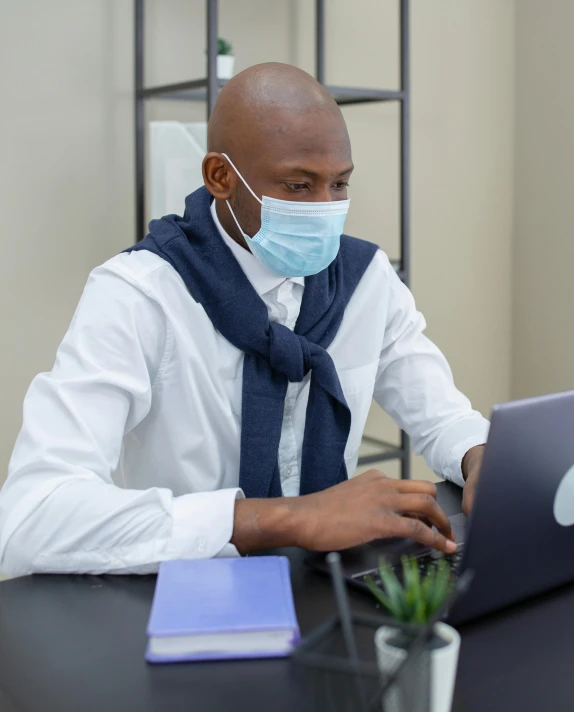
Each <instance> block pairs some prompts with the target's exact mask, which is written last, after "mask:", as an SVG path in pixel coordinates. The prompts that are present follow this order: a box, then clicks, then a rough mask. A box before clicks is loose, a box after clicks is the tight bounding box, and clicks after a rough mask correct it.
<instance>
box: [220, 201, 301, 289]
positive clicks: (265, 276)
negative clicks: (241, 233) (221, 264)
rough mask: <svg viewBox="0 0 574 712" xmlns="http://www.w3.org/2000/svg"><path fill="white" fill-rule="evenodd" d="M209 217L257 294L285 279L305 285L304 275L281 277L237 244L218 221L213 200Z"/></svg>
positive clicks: (274, 286) (272, 287) (285, 280)
mask: <svg viewBox="0 0 574 712" xmlns="http://www.w3.org/2000/svg"><path fill="white" fill-rule="evenodd" d="M211 217H212V218H213V222H214V223H215V227H216V228H217V230H218V232H219V234H220V235H221V237H222V239H223V241H224V242H225V244H226V245H227V247H229V249H230V250H231V252H232V253H233V256H234V257H235V259H236V260H237V261H238V262H239V266H240V267H241V269H242V270H243V272H244V273H245V276H246V277H247V279H248V280H249V281H250V282H251V285H252V286H253V288H254V289H255V291H256V292H257V294H259V296H261V295H262V294H266V293H267V292H270V291H271V290H272V289H275V288H276V287H278V286H279V285H280V284H282V283H283V282H287V281H289V282H294V283H295V284H301V285H303V286H304V285H305V278H304V277H292V278H285V277H281V276H280V275H278V274H275V272H272V271H271V270H270V269H268V268H267V267H266V266H265V265H264V264H262V263H261V262H260V261H259V260H258V259H257V257H255V256H254V255H253V254H252V253H251V252H250V251H249V250H246V249H245V248H244V247H241V245H238V244H237V242H235V240H234V239H233V238H231V237H230V236H229V235H228V234H227V232H226V231H225V230H224V229H223V226H222V225H221V223H220V222H219V218H218V217H217V211H216V209H215V200H214V201H212V203H211Z"/></svg>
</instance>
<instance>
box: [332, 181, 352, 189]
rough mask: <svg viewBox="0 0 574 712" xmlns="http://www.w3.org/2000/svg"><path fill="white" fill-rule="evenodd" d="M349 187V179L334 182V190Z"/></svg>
mask: <svg viewBox="0 0 574 712" xmlns="http://www.w3.org/2000/svg"><path fill="white" fill-rule="evenodd" d="M348 187H349V181H346V180H344V181H340V182H339V183H335V190H345V188H348Z"/></svg>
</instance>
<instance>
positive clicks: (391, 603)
mask: <svg viewBox="0 0 574 712" xmlns="http://www.w3.org/2000/svg"><path fill="white" fill-rule="evenodd" d="M401 563H402V582H401V581H400V580H399V579H398V577H397V575H396V574H395V572H394V571H393V569H392V567H391V566H390V565H389V563H388V562H387V561H386V560H385V559H381V561H380V562H379V576H380V579H381V581H380V585H377V584H376V583H375V582H374V581H373V580H372V579H368V580H367V585H368V587H369V590H370V591H371V593H372V594H373V596H374V597H375V598H376V599H377V601H378V602H379V603H380V604H381V606H383V607H384V608H385V609H386V610H387V611H388V613H389V614H390V615H391V616H392V617H393V618H395V619H396V620H399V621H402V622H405V623H411V624H413V625H417V626H420V625H424V624H425V623H427V622H428V620H429V619H430V618H431V616H432V615H433V614H434V613H435V611H436V610H437V608H439V607H440V605H441V604H442V603H443V601H444V600H445V598H446V597H447V596H448V593H449V590H450V586H451V579H452V572H451V568H450V565H449V564H448V562H447V561H446V560H445V559H440V560H439V561H438V563H437V564H436V566H432V567H431V568H430V569H429V570H428V572H427V573H426V575H424V576H421V574H420V572H419V562H418V560H417V559H416V558H414V557H410V558H409V557H403V558H402V559H401Z"/></svg>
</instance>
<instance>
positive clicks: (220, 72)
mask: <svg viewBox="0 0 574 712" xmlns="http://www.w3.org/2000/svg"><path fill="white" fill-rule="evenodd" d="M234 67H235V57H234V56H233V47H232V46H231V43H230V42H228V41H227V40H224V39H223V37H220V38H219V39H218V40H217V78H218V79H231V77H232V76H233V69H234Z"/></svg>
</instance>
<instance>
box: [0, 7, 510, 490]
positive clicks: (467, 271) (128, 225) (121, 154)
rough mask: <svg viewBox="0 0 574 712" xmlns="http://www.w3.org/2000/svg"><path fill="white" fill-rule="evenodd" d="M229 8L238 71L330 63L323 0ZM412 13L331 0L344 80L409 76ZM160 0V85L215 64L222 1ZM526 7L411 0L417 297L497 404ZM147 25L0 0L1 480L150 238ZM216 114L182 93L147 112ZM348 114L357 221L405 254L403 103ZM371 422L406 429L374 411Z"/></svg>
mask: <svg viewBox="0 0 574 712" xmlns="http://www.w3.org/2000/svg"><path fill="white" fill-rule="evenodd" d="M220 5H221V34H222V35H224V36H226V37H228V38H229V39H231V40H232V42H233V43H234V45H235V49H236V54H237V61H238V69H241V68H243V67H245V66H248V65H249V64H252V63H255V62H259V61H266V60H278V61H287V62H293V63H296V64H299V65H300V66H302V67H303V68H306V69H312V67H313V64H312V44H311V31H312V30H311V28H312V20H313V14H312V10H311V3H310V2H308V0H275V1H274V2H273V3H271V2H268V0H242V2H241V3H240V2H237V1H236V0H224V1H222V2H221V3H220ZM395 5H396V3H395V0H383V1H380V0H356V1H355V2H353V3H349V2H348V1H344V0H329V3H327V10H328V14H327V21H328V29H329V32H328V62H327V74H328V76H327V79H328V81H329V82H331V83H348V84H355V83H356V84H361V83H362V84H363V85H364V86H372V87H376V86H383V87H389V86H393V85H394V86H396V82H397V62H396V57H397V34H396V28H397V14H396V8H395ZM148 6H149V13H148V22H147V31H148V38H149V43H148V50H149V51H148V56H147V60H148V66H149V71H148V77H147V79H148V82H149V83H156V82H168V81H180V80H183V79H186V78H189V77H195V76H199V75H201V74H202V69H203V62H204V56H203V26H204V15H203V6H204V3H203V2H202V1H201V0H161V1H160V0H148ZM513 7H514V3H513V2H512V0H433V2H429V1H428V0H413V2H412V45H413V46H412V82H413V143H412V152H413V163H412V188H413V209H412V218H413V289H414V292H415V296H416V297H417V300H418V303H419V306H420V308H421V309H422V310H423V311H424V313H425V314H426V316H427V320H428V322H429V332H428V333H429V335H430V336H431V337H433V338H434V339H435V340H436V341H437V342H438V343H439V345H440V346H441V347H442V348H443V350H444V351H445V353H446V354H447V356H448V358H449V360H450V362H451V364H452V366H453V370H454V372H455V376H456V379H457V382H458V384H459V386H460V387H461V388H462V389H463V390H465V391H466V392H467V393H468V394H469V395H470V396H471V398H472V399H473V400H474V402H475V404H476V405H477V407H479V408H480V409H481V410H483V411H484V412H485V413H487V412H488V410H489V409H490V406H491V405H492V403H493V402H495V401H499V400H504V399H506V398H508V397H509V395H510V347H511V323H510V322H511V319H510V285H511V280H510V272H511V264H510V244H511V225H512V122H513V103H512V89H513V82H514V78H513V71H514V70H513V64H514V59H513V58H514V47H513V34H514V18H513ZM246 8H248V11H247V12H246ZM254 19H256V20H257V22H254ZM131 23H132V2H131V0H82V2H81V3H79V2H76V1H75V0H53V1H52V2H50V3H47V2H46V3H42V2H38V1H37V0H19V2H17V3H16V2H12V3H10V2H2V3H0V66H1V67H2V70H1V71H2V75H1V80H0V81H1V86H0V91H1V92H2V93H1V94H0V96H2V97H3V102H2V111H1V112H0V155H1V156H2V160H1V163H0V215H1V216H2V236H3V246H4V259H3V260H2V262H1V265H0V270H1V273H0V310H1V314H0V319H1V324H2V329H1V331H0V334H1V336H0V339H1V346H2V350H1V352H0V353H1V355H0V366H1V368H2V373H3V374H4V376H3V384H2V385H3V389H2V392H3V398H2V409H1V410H0V480H1V479H2V477H3V476H4V473H5V469H6V463H7V460H8V457H9V453H10V450H11V447H12V444H13V441H14V438H15V436H16V434H17V431H18V428H19V425H20V420H21V403H22V398H23V395H24V392H25V390H26V388H27V386H28V384H29V382H30V380H31V378H32V377H33V375H34V374H35V373H36V372H38V371H40V370H44V369H49V368H50V367H51V364H52V362H53V357H54V352H55V349H56V347H57V344H58V342H59V340H60V339H61V337H62V335H63V333H64V331H65V329H66V326H67V324H68V322H69V319H70V317H71V314H72V312H73V309H74V307H75V304H76V302H77V299H78V297H79V295H80V293H81V289H82V285H83V283H84V281H85V279H86V276H87V273H88V272H89V270H90V269H91V268H92V267H93V266H94V265H96V264H97V263H99V262H101V261H103V260H104V259H106V258H107V257H108V256H111V255H112V254H114V253H115V252H117V251H119V250H120V249H122V247H124V246H125V245H126V244H128V243H129V242H130V241H131V239H132V235H133V183H132V178H133V176H132V173H133V171H132V164H133V134H132V105H131V81H132V63H131V62H132V45H131V42H132V25H131ZM4 99H6V100H4ZM201 116H202V107H200V106H193V105H185V104H180V103H178V104H175V105H174V104H171V103H168V102H155V103H154V105H153V106H151V107H150V110H149V112H148V118H161V117H165V118H177V119H182V120H196V119H198V118H201ZM345 116H346V118H347V120H348V123H349V129H350V133H351V138H352V141H353V146H354V158H355V163H356V165H357V171H356V175H355V176H354V178H353V180H352V212H351V215H350V218H349V223H348V228H349V231H351V232H353V233H354V234H358V235H362V236H364V237H367V238H370V239H373V240H376V241H378V242H380V244H381V245H383V246H384V247H385V249H387V250H388V252H389V253H390V254H391V256H395V255H396V254H397V249H398V219H397V218H398V203H397V200H398V194H397V190H396V185H397V184H396V168H397V160H398V154H397V140H396V139H397V127H398V122H397V116H398V114H397V111H396V107H393V106H386V105H373V106H366V107H350V108H348V109H345ZM369 431H370V432H371V433H380V432H381V431H384V432H385V433H387V434H388V436H389V437H394V436H395V430H394V429H393V428H391V427H390V425H389V424H388V423H387V422H386V421H385V420H384V419H383V418H381V417H380V416H379V415H376V414H374V415H373V417H372V418H371V420H370V423H369ZM386 469H387V470H388V471H389V472H391V473H392V472H393V467H392V466H389V467H387V468H386ZM416 471H417V472H418V473H419V474H423V473H424V468H423V467H422V466H421V465H420V463H417V470H416Z"/></svg>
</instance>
